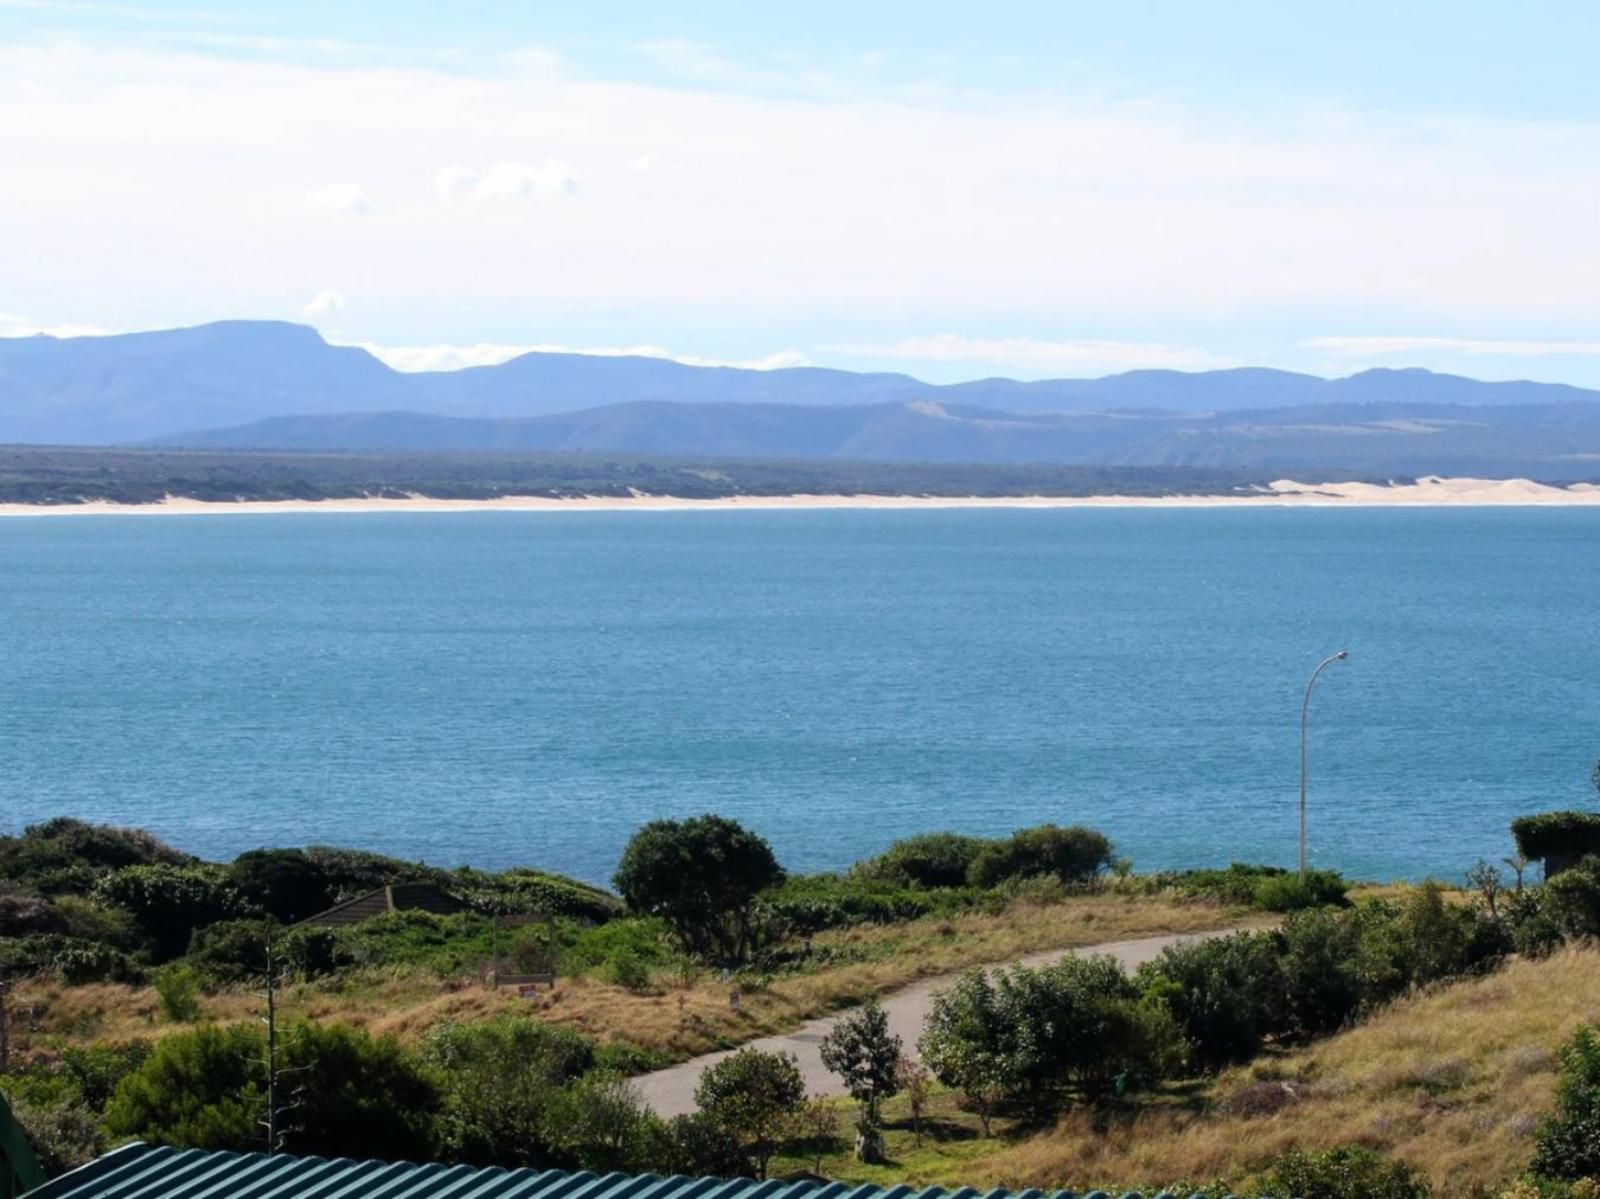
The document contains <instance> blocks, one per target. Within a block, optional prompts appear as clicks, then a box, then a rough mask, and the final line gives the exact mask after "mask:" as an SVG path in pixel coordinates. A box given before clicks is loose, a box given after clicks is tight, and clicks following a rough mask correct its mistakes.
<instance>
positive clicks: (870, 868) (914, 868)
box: [854, 833, 990, 888]
mask: <svg viewBox="0 0 1600 1199" xmlns="http://www.w3.org/2000/svg"><path fill="white" fill-rule="evenodd" d="M989 844H990V842H989V841H987V840H985V839H984V838H982V837H966V836H962V835H961V834H960V833H924V834H922V835H921V836H917V837H906V838H903V839H902V840H899V841H896V842H894V843H893V844H892V845H890V846H889V848H888V849H886V850H884V851H883V853H881V854H879V855H878V856H877V857H875V858H868V859H867V860H866V861H864V862H861V863H859V864H857V866H856V868H855V871H854V873H856V874H858V875H860V876H861V877H864V878H870V879H877V880H881V881H883V882H888V883H894V884H898V885H899V886H904V887H930V888H932V887H964V886H966V883H967V872H968V870H970V869H971V867H972V860H973V859H974V858H976V857H977V856H978V854H979V853H980V852H981V851H982V850H983V849H984V848H985V847H987V846H988V845H989Z"/></svg>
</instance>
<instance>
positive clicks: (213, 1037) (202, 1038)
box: [105, 1024, 266, 1150]
mask: <svg viewBox="0 0 1600 1199" xmlns="http://www.w3.org/2000/svg"><path fill="white" fill-rule="evenodd" d="M264 1052H265V1046H264V1044H263V1038H262V1036H261V1034H260V1033H259V1032H258V1031H257V1030H256V1029H254V1028H251V1027H248V1026H245V1025H233V1026H230V1027H228V1028H219V1027H217V1026H215V1025H209V1024H203V1025H201V1026H200V1027H199V1028H196V1029H195V1030H194V1031H193V1032H186V1033H177V1034H174V1035H171V1036H167V1037H163V1038H162V1039H161V1041H160V1042H158V1043H157V1045H156V1047H155V1050H154V1052H152V1053H151V1054H150V1056H149V1058H147V1059H146V1060H145V1061H144V1063H143V1064H141V1065H140V1066H139V1068H138V1069H136V1070H134V1071H133V1072H132V1073H130V1074H128V1075H127V1076H126V1077H124V1078H123V1079H122V1081H121V1082H120V1083H119V1084H118V1086H117V1089H116V1093H115V1094H114V1095H113V1096H112V1099H111V1103H110V1105H109V1106H108V1107H107V1109H106V1119H105V1125H106V1131H107V1132H109V1133H110V1134H111V1135H112V1136H113V1137H134V1138H137V1139H139V1140H142V1141H149V1142H151V1143H152V1144H157V1145H176V1146H179V1147H180V1148H185V1149H236V1150H246V1149H252V1148H255V1147H256V1146H257V1144H258V1143H259V1138H260V1129H259V1128H258V1127H257V1124H256V1121H258V1120H260V1119H261V1118H262V1117H263V1115H265V1113H266V1094H265V1091H264V1089H263V1087H262V1083H263V1081H264V1079H263V1071H262V1069H261V1060H262V1057H263V1055H264Z"/></svg>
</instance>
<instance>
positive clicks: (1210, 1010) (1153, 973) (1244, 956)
mask: <svg viewBox="0 0 1600 1199" xmlns="http://www.w3.org/2000/svg"><path fill="white" fill-rule="evenodd" d="M1279 947H1280V942H1279V940H1278V939H1277V938H1276V937H1274V936H1273V935H1272V934H1270V933H1236V934H1234V935H1233V936H1231V937H1216V938H1213V939H1210V940H1204V941H1191V942H1188V943H1186V944H1179V945H1173V946H1169V947H1168V948H1167V949H1165V950H1163V951H1162V954H1161V956H1160V957H1159V958H1158V959H1156V960H1155V961H1154V962H1149V963H1147V964H1146V965H1144V966H1142V967H1140V969H1139V973H1138V976H1137V982H1138V984H1139V986H1140V987H1141V988H1142V990H1143V991H1144V993H1145V994H1146V995H1147V996H1148V997H1149V998H1151V999H1152V1000H1156V1001H1159V1002H1161V1003H1163V1004H1165V1005H1166V1008H1167V1010H1168V1011H1170V1012H1171V1013H1172V1015H1173V1018H1174V1019H1175V1020H1176V1021H1177V1023H1178V1027H1179V1029H1181V1030H1182V1032H1183V1035H1184V1038H1185V1040H1186V1041H1187V1042H1188V1045H1189V1048H1190V1055H1191V1059H1192V1060H1193V1061H1194V1062H1195V1063H1196V1064H1197V1065H1200V1066H1203V1067H1206V1068H1210V1069H1214V1068H1216V1067H1220V1066H1224V1065H1227V1064H1228V1063H1230V1062H1241V1061H1246V1060H1248V1059H1249V1058H1251V1057H1254V1056H1255V1055H1256V1053H1257V1052H1259V1051H1260V1049H1261V1044H1262V1042H1263V1040H1265V1039H1266V1037H1268V1036H1271V1035H1274V1034H1277V1033H1281V1032H1282V1031H1283V1030H1284V1027H1285V1025H1286V1022H1287V1021H1286V1016H1287V1012H1286V1007H1285V997H1284V984H1283V973H1282V969H1281V966H1280V961H1279V956H1280V955H1279Z"/></svg>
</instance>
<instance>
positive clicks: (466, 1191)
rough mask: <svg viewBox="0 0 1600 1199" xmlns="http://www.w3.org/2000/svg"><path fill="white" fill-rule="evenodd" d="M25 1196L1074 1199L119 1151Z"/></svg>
mask: <svg viewBox="0 0 1600 1199" xmlns="http://www.w3.org/2000/svg"><path fill="white" fill-rule="evenodd" d="M25 1199H1074V1196H1073V1193H1072V1192H1071V1191H1055V1192H1053V1193H1047V1192H1044V1191H1037V1190H1028V1191H1017V1192H1015V1193H1014V1194H1013V1193H1011V1192H1007V1191H990V1192H988V1193H987V1194H982V1193H980V1192H978V1191H976V1190H973V1189H972V1188H971V1187H962V1188H960V1189H959V1190H953V1191H947V1190H945V1189H944V1188H942V1187H926V1188H918V1187H910V1186H897V1187H878V1186H851V1185H849V1184H848V1183H842V1182H831V1183H824V1182H814V1181H806V1182H784V1181H781V1180H777V1179H774V1180H770V1181H767V1182H756V1181H754V1180H753V1179H749V1178H735V1179H732V1180H724V1179H720V1178H659V1177H657V1176H656V1175H654V1174H603V1175H602V1174H590V1173H587V1172H580V1173H568V1172H566V1171H564V1170H503V1169H500V1168H499V1167H489V1168H486V1169H480V1168H477V1167H474V1166H446V1165H439V1164H430V1165H420V1166H419V1165H413V1164H412V1163H410V1162H370V1161H352V1160H350V1159H349V1158H342V1157H341V1158H332V1159H329V1158H321V1157H291V1156H289V1155H287V1154H277V1155H275V1156H272V1157H268V1156H267V1155H266V1154H264V1153H224V1152H219V1151H211V1150H202V1149H172V1148H169V1147H167V1146H164V1145H142V1144H133V1145H125V1146H123V1147H122V1148H121V1149H117V1150H114V1151H112V1152H111V1153H108V1154H106V1155H105V1156H104V1157H102V1158H97V1159H96V1160H95V1161H92V1162H90V1163H89V1164H88V1165H87V1166H83V1167H81V1168H80V1169H77V1170H74V1171H72V1172H71V1173H70V1174H63V1175H62V1176H61V1177H60V1178H57V1179H54V1180H53V1181H51V1182H47V1183H45V1185H44V1186H42V1187H39V1188H38V1189H36V1190H32V1191H29V1192H28V1194H27V1196H26V1197H25Z"/></svg>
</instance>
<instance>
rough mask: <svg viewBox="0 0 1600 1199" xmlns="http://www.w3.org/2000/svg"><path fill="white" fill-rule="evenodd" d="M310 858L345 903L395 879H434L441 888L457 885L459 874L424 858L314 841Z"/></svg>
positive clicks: (335, 895) (309, 849) (331, 890)
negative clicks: (417, 859) (405, 858)
mask: <svg viewBox="0 0 1600 1199" xmlns="http://www.w3.org/2000/svg"><path fill="white" fill-rule="evenodd" d="M305 856H306V860H307V861H308V862H309V863H311V865H312V866H313V867H315V868H316V869H317V870H318V871H319V872H321V875H322V877H323V878H324V879H325V880H326V882H327V886H328V891H329V895H330V898H331V900H332V902H333V903H343V902H344V901H345V900H347V899H354V898H355V897H356V896H358V895H365V894H366V893H367V892H368V891H376V890H377V889H378V888H379V887H387V886H389V885H390V884H392V883H430V884H432V885H433V886H435V887H438V888H439V889H440V890H441V891H450V890H452V889H453V887H454V884H455V881H456V877H455V875H454V874H452V873H451V872H450V871H448V870H444V869H441V868H440V867H438V866H429V865H426V864H425V863H422V862H406V861H402V860H401V859H400V858H391V857H388V856H386V855H384V854H381V853H372V852H371V851H369V850H365V849H339V848H337V847H336V846H331V845H312V846H308V847H307V848H306V850H305Z"/></svg>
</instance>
